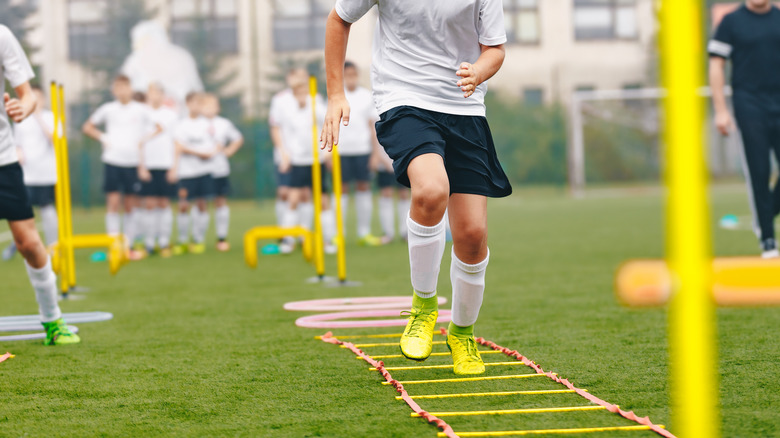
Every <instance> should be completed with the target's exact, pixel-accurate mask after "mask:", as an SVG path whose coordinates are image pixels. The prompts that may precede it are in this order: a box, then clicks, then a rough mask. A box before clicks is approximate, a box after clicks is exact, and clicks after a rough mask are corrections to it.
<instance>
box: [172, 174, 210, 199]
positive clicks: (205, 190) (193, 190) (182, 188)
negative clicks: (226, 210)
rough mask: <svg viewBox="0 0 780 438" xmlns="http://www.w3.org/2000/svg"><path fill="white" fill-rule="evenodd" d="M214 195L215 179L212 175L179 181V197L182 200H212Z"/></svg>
mask: <svg viewBox="0 0 780 438" xmlns="http://www.w3.org/2000/svg"><path fill="white" fill-rule="evenodd" d="M182 192H183V193H182ZM213 194H214V179H213V178H212V177H211V175H202V176H196V177H194V178H183V179H181V180H179V197H180V198H182V199H187V200H193V199H201V198H210V197H211V196H212V195H213Z"/></svg>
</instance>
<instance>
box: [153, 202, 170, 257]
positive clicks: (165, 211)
mask: <svg viewBox="0 0 780 438" xmlns="http://www.w3.org/2000/svg"><path fill="white" fill-rule="evenodd" d="M156 215H157V233H156V235H157V244H158V245H159V246H160V248H167V247H169V246H171V233H173V210H171V207H167V208H158V209H157V210H156Z"/></svg>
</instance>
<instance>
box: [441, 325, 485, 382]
mask: <svg viewBox="0 0 780 438" xmlns="http://www.w3.org/2000/svg"><path fill="white" fill-rule="evenodd" d="M447 348H449V350H450V352H451V353H452V363H453V364H454V365H455V368H454V371H455V374H459V375H469V374H482V373H484V372H485V363H484V362H482V356H480V355H479V350H477V341H475V340H474V336H473V335H472V336H456V335H453V334H452V333H451V332H448V333H447Z"/></svg>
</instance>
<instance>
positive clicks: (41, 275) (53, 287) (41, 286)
mask: <svg viewBox="0 0 780 438" xmlns="http://www.w3.org/2000/svg"><path fill="white" fill-rule="evenodd" d="M24 264H25V266H26V267H27V276H28V277H29V278H30V284H32V287H33V289H35V299H36V300H37V301H38V312H39V313H40V315H41V322H52V321H55V320H58V319H60V318H62V312H61V311H60V306H59V304H57V276H56V275H54V271H52V270H51V259H50V258H48V257H47V258H46V265H45V266H43V267H42V268H40V269H35V268H33V267H32V266H30V265H29V264H28V263H27V261H25V262H24Z"/></svg>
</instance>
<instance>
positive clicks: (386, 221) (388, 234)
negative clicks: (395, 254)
mask: <svg viewBox="0 0 780 438" xmlns="http://www.w3.org/2000/svg"><path fill="white" fill-rule="evenodd" d="M378 202H379V223H380V224H381V225H382V234H383V237H384V239H385V240H386V241H387V242H390V241H392V240H393V239H394V238H395V208H394V206H393V204H394V203H395V201H394V199H393V189H392V188H391V187H383V188H382V190H381V191H380V192H379V201H378ZM407 217H408V214H407V215H406V216H404V222H406V218H407Z"/></svg>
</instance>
